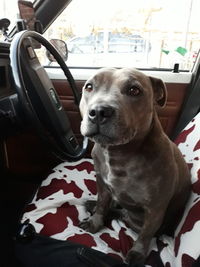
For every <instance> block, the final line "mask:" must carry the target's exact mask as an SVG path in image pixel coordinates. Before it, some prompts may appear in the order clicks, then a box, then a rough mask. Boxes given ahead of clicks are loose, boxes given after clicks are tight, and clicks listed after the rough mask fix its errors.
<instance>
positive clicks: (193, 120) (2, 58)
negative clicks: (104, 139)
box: [0, 0, 200, 267]
mask: <svg viewBox="0 0 200 267" xmlns="http://www.w3.org/2000/svg"><path fill="white" fill-rule="evenodd" d="M73 1H75V0H71V1H70V0H59V1H53V0H36V1H18V6H19V11H18V12H19V14H20V16H21V17H20V18H18V19H16V20H15V24H14V26H13V27H12V28H11V27H10V26H9V24H10V22H9V20H10V19H11V18H9V17H7V18H0V30H1V33H2V40H1V41H0V138H1V139H0V177H1V186H0V190H1V193H0V196H1V210H2V216H1V218H2V219H1V237H2V239H1V240H2V257H1V259H0V262H1V263H0V266H8V267H12V266H17V267H20V266H44V267H45V266H72V264H73V265H76V263H71V265H70V264H68V265H67V263H66V265H64V264H63V265H62V264H61V263H60V265H59V263H53V259H52V265H51V263H49V262H48V261H47V262H46V261H45V259H46V258H48V255H50V254H51V255H54V251H53V252H52V251H51V250H50V249H49V251H48V250H46V251H45V252H44V254H42V256H41V255H40V258H42V260H41V259H37V256H38V257H39V251H37V252H33V253H32V252H31V250H32V249H33V250H34V249H35V251H36V248H35V247H34V248H32V247H31V246H30V245H31V242H32V238H33V239H34V237H32V234H33V235H34V233H35V232H36V233H37V234H38V235H41V236H42V237H48V238H50V239H51V240H52V239H53V240H54V239H55V240H61V241H62V242H63V241H64V242H65V241H66V240H68V241H70V242H72V244H73V243H75V244H81V245H83V246H86V247H90V248H92V249H94V251H96V250H97V251H101V252H103V253H105V254H107V255H109V257H110V258H111V259H112V258H113V261H114V259H116V262H114V263H113V262H112V263H110V262H109V259H108V262H107V263H105V262H103V261H101V259H102V258H101V257H100V256H98V255H97V258H95V252H94V253H93V252H91V251H89V252H88V251H87V252H88V253H89V256H88V258H89V263H88V264H86V263H87V261H86V262H84V261H83V263H82V265H81V264H80V265H78V264H77V265H76V266H117V264H120V263H121V264H123V260H124V255H125V254H126V253H127V251H128V249H129V248H130V247H131V246H132V244H133V242H134V240H135V235H134V233H132V232H131V231H130V230H129V228H128V226H126V225H125V224H123V223H122V222H118V221H117V222H116V221H115V222H113V225H115V226H116V227H114V226H113V225H112V226H108V227H107V228H106V229H105V231H102V232H101V234H99V235H97V234H95V235H92V234H88V233H86V232H82V231H81V230H80V228H79V227H78V220H79V219H80V217H84V216H86V215H87V214H86V213H85V211H84V207H83V203H82V204H80V203H79V201H82V202H83V201H84V199H85V198H87V197H90V198H91V199H95V196H96V184H95V172H94V167H93V161H92V159H91V149H92V147H93V143H92V142H91V141H88V139H87V138H86V137H83V136H82V135H81V133H80V123H81V114H80V111H79V102H80V98H81V91H82V88H83V86H84V83H85V81H86V80H87V79H88V78H89V77H90V76H91V75H93V74H94V73H95V72H96V71H97V70H98V69H99V68H100V67H99V66H97V67H91V66H89V67H88V66H85V67H82V66H84V62H82V63H81V64H82V65H81V67H80V66H79V67H74V66H72V67H71V66H68V60H67V56H68V54H70V53H68V51H67V44H65V43H63V41H60V40H58V41H57V42H55V40H56V39H59V38H57V36H55V37H53V38H51V39H52V40H48V39H47V38H46V35H45V34H46V33H47V31H48V28H49V27H50V26H51V25H53V24H52V23H54V22H56V20H57V18H58V16H59V15H60V14H61V13H62V12H63V11H64V10H65V9H68V7H69V10H70V4H71V2H73ZM16 2H17V1H16ZM79 2H80V1H79ZM99 2H101V1H99ZM119 2H123V1H119ZM103 4H105V1H103V2H102V5H103ZM193 4H194V3H193ZM20 5H21V9H20ZM24 6H25V8H24ZM23 8H24V9H23ZM87 9H89V6H87ZM27 10H28V11H27ZM23 11H24V12H23ZM76 12H79V10H76ZM26 16H27V17H26ZM30 22H31V23H32V24H31V23H30ZM77 36H78V35H77ZM86 36H88V34H86ZM122 36H123V35H122ZM134 36H140V38H141V35H138V34H135V35H134ZM134 38H135V37H134ZM198 44H200V39H199V43H198ZM78 45H79V44H78V43H77V44H76V46H78ZM41 46H42V47H43V48H44V50H45V53H46V59H45V60H46V62H47V60H48V63H47V64H46V65H45V66H44V65H42V63H41V61H40V59H39V58H40V56H39V55H38V53H37V49H38V48H40V47H41ZM153 46H154V43H152V42H151V49H150V51H148V55H150V53H151V52H152V51H154V47H153ZM198 49H199V48H198ZM159 53H161V52H159ZM164 53H165V52H164ZM163 55H164V54H163ZM69 56H70V55H69ZM140 57H141V55H140ZM51 62H52V63H53V64H52V65H51V64H50V63H51ZM55 62H56V65H54V63H55ZM110 64H111V66H112V62H110ZM102 67H104V66H103V65H102ZM112 67H118V66H115V65H114V66H112ZM132 67H133V68H134V67H135V66H134V62H133V66H132ZM139 69H140V70H141V71H143V72H144V73H145V74H147V75H149V76H154V77H158V78H160V79H162V80H163V81H164V82H165V84H166V87H167V93H168V97H167V103H166V106H165V107H164V108H161V107H158V108H157V112H158V116H159V120H160V122H161V124H162V127H163V129H164V132H165V133H166V135H167V136H168V137H169V138H170V139H171V140H172V141H174V142H175V143H176V144H177V145H178V147H179V149H180V150H181V152H182V154H183V155H184V157H185V160H186V162H187V164H188V167H189V169H190V172H191V179H192V194H191V197H190V199H189V203H188V204H187V207H186V210H185V213H184V215H183V217H182V218H181V222H180V224H179V225H178V227H177V229H176V232H175V237H174V238H171V237H168V236H161V237H155V239H154V240H153V242H152V248H151V250H150V252H149V256H148V258H147V262H146V263H145V264H146V266H152V267H156V266H163V267H164V266H170V267H174V266H177V267H190V266H191V267H192V266H193V267H194V266H199V265H200V262H199V261H198V257H199V256H200V249H199V243H198V242H199V241H198V238H199V234H200V215H199V214H200V181H199V179H200V178H199V177H200V175H199V174H200V172H199V170H200V161H199V160H200V150H199V149H200V145H199V144H200V134H199V128H200V115H199V108H200V55H199V50H198V52H197V56H195V60H194V64H193V66H192V68H191V69H189V70H182V69H181V67H180V64H179V63H177V62H174V64H173V66H172V67H170V68H165V67H160V68H154V67H152V68H146V66H144V67H143V68H142V67H139ZM166 164H167V162H166ZM81 205H82V206H81ZM66 218H67V219H66ZM66 221H67V223H66ZM30 225H32V226H33V228H30ZM109 227H110V228H109ZM22 228H23V229H22ZM24 229H25V230H24ZM30 236H31V237H30ZM29 238H30V239H31V241H30V240H29ZM45 242H46V243H45ZM45 242H44V244H43V245H41V248H40V249H39V250H41V251H42V246H44V247H46V248H48V242H51V241H48V240H46V239H45ZM45 244H46V245H45ZM62 244H63V243H62ZM35 246H36V245H35ZM61 246H62V245H61ZM95 248H96V249H95ZM31 253H32V254H31ZM34 253H35V254H34ZM41 253H42V252H41ZM45 253H47V254H48V255H46V254H45ZM103 253H102V254H103ZM63 255H64V254H63ZM55 257H56V256H55ZM57 257H58V256H57ZM99 257H100V258H101V259H100V261H99V262H98V260H99ZM102 257H103V256H102ZM49 261H51V257H50V256H49ZM58 262H59V261H58ZM1 264H2V265H1ZM53 264H54V265H53ZM198 264H199V265H198ZM118 266H120V265H118ZM121 266H126V265H121ZM127 266H128V265H127Z"/></svg>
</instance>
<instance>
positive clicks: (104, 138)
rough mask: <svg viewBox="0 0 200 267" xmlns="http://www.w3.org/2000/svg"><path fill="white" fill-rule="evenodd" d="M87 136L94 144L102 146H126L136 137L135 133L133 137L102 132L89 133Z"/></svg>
mask: <svg viewBox="0 0 200 267" xmlns="http://www.w3.org/2000/svg"><path fill="white" fill-rule="evenodd" d="M86 136H87V137H88V138H89V139H90V140H91V141H93V142H95V143H98V144H100V145H111V146H116V145H124V144H127V143H129V142H130V141H131V140H133V139H134V137H135V132H134V133H133V134H131V135H126V134H122V135H121V134H120V135H119V136H118V135H117V134H116V132H115V133H112V134H111V133H107V132H105V133H104V132H102V131H100V130H98V131H95V132H90V133H87V134H86Z"/></svg>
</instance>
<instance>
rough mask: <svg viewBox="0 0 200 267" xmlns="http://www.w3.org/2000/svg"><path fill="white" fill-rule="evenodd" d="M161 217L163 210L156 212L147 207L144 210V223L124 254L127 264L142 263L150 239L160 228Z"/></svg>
mask: <svg viewBox="0 0 200 267" xmlns="http://www.w3.org/2000/svg"><path fill="white" fill-rule="evenodd" d="M163 217H164V212H158V210H150V209H148V208H147V209H146V210H145V214H144V223H143V226H142V228H141V231H140V233H139V235H138V239H137V240H136V241H135V243H134V245H133V248H132V249H131V250H130V251H129V252H128V254H127V256H126V260H127V262H129V264H133V265H134V264H142V263H144V261H145V259H146V257H147V253H148V250H149V245H150V242H151V239H152V238H153V236H154V235H155V233H156V232H157V231H158V229H159V228H160V226H161V224H162V221H163ZM130 226H131V225H130Z"/></svg>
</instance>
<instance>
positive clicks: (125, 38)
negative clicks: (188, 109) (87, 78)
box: [45, 0, 200, 70]
mask: <svg viewBox="0 0 200 267" xmlns="http://www.w3.org/2000/svg"><path fill="white" fill-rule="evenodd" d="M199 10H200V1H199V0H176V1H174V0H168V1H164V0H140V1H138V0H137V1H136V0H123V1H118V0H109V1H107V0H102V1H99V0H84V1H82V0H73V1H72V2H71V3H70V5H69V6H67V8H66V9H65V10H64V11H63V13H62V14H61V15H60V16H59V17H58V18H57V19H56V20H55V22H54V23H53V24H52V25H51V26H50V28H49V29H48V30H47V32H46V33H45V36H46V37H47V38H48V39H51V38H59V39H62V40H64V41H65V42H66V44H67V46H68V50H69V56H68V61H67V63H68V65H69V66H71V67H104V66H113V67H124V66H126V67H127V66H130V67H133V66H134V67H137V68H148V69H151V68H173V66H174V64H175V63H179V64H180V69H182V70H190V69H191V68H192V66H193V64H194V61H195V59H196V57H197V53H198V51H199V47H200V27H199V19H198V16H199V14H198V13H199Z"/></svg>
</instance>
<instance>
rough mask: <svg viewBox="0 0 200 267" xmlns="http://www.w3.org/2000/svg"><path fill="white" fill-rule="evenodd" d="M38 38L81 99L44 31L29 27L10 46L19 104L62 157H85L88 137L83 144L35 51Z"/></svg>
mask: <svg viewBox="0 0 200 267" xmlns="http://www.w3.org/2000/svg"><path fill="white" fill-rule="evenodd" d="M33 39H34V40H33ZM35 40H36V41H37V42H38V43H39V44H42V45H43V46H44V47H45V48H46V49H47V50H48V51H49V52H50V53H51V54H52V55H53V57H54V58H55V59H56V61H57V63H58V64H59V65H60V67H61V69H62V70H63V72H64V74H65V76H66V78H67V80H68V82H69V84H70V87H71V89H72V92H73V95H74V99H75V103H76V105H78V104H79V101H80V93H79V92H78V89H77V88H76V84H75V81H74V79H73V76H72V75H71V73H70V71H69V69H68V67H67V65H66V64H65V62H64V60H63V59H62V57H61V56H60V54H59V53H58V51H57V50H56V49H55V48H54V46H52V44H51V43H50V42H48V41H47V40H46V39H45V38H44V37H43V36H42V35H41V34H39V33H37V32H34V31H27V30H26V31H21V32H19V33H17V34H16V35H15V37H14V38H13V40H12V43H11V47H10V64H11V70H12V76H13V80H14V85H15V88H16V91H17V95H18V99H19V102H20V105H22V107H23V110H24V113H25V114H26V115H27V118H28V120H29V121H30V122H31V124H32V125H33V127H35V128H36V129H37V131H38V132H39V134H40V136H41V137H42V138H43V139H44V140H48V142H50V143H51V144H52V145H53V148H54V149H53V151H54V153H56V155H57V156H58V157H59V158H61V159H62V160H73V161H75V160H78V159H80V158H81V157H83V155H84V153H85V151H86V149H87V145H88V140H87V138H85V137H84V138H83V141H82V144H79V143H78V141H77V140H76V137H75V135H74V133H73V131H72V128H71V125H70V122H69V119H68V116H67V114H66V112H65V110H64V108H63V106H62V103H61V102H60V99H59V97H58V95H57V93H56V90H55V88H54V86H53V84H52V82H51V80H50V79H49V77H48V75H47V73H46V71H45V69H44V68H43V67H42V65H41V64H40V62H39V59H38V57H37V56H36V54H35V51H34V44H35Z"/></svg>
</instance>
